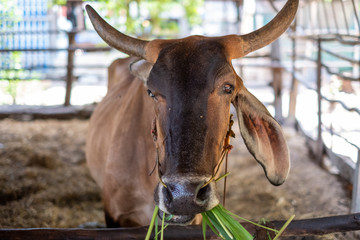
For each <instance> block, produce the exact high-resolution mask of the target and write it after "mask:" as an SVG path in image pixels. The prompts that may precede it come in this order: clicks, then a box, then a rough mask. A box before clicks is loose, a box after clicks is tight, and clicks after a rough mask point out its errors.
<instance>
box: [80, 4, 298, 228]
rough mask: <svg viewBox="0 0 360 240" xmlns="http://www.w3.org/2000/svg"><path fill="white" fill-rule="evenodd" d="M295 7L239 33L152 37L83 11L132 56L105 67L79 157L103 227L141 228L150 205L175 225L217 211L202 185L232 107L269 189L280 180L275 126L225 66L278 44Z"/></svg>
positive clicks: (209, 189)
mask: <svg viewBox="0 0 360 240" xmlns="http://www.w3.org/2000/svg"><path fill="white" fill-rule="evenodd" d="M297 6H298V0H289V1H288V2H287V3H286V5H285V6H284V7H283V9H282V10H281V11H280V12H279V14H278V15H277V16H276V17H275V18H274V19H273V20H272V21H271V22H270V23H268V24H267V25H266V26H264V27H263V28H261V29H259V30H256V31H254V32H252V33H249V34H246V35H241V36H238V35H228V36H223V37H204V36H190V37H187V38H183V39H176V40H153V41H144V40H140V39H135V38H132V37H129V36H126V35H124V34H122V33H120V32H118V31H117V30H115V29H114V28H113V27H111V26H110V25H109V24H107V23H106V22H105V21H104V20H103V19H102V18H101V17H100V16H99V15H98V14H97V13H96V12H95V10H94V9H92V8H91V7H90V6H86V10H87V11H88V14H89V16H90V19H91V21H92V23H93V25H94V27H95V29H96V31H97V32H98V34H99V35H100V36H101V37H102V38H103V39H104V41H105V42H107V43H108V44H109V45H110V46H112V47H114V48H116V49H118V50H120V51H122V52H124V53H127V54H129V55H130V56H135V57H138V58H136V59H135V58H128V59H119V60H116V61H115V62H114V63H113V64H112V65H111V66H110V68H109V87H108V93H107V95H106V96H105V98H104V99H103V101H102V102H101V103H100V104H99V105H98V106H97V108H96V110H95V112H94V114H93V116H92V118H91V121H90V127H89V134H88V138H87V149H86V156H87V161H88V166H89V168H90V171H91V174H92V176H93V177H94V179H95V180H96V182H97V183H98V184H99V185H100V187H101V189H102V195H103V199H104V204H105V216H106V222H107V225H108V226H111V227H115V226H138V225H148V224H149V221H150V217H151V214H152V211H153V208H154V205H155V203H156V204H158V205H159V207H160V210H161V211H162V212H165V213H166V214H171V215H173V217H172V218H171V220H169V222H170V223H175V224H188V223H190V222H192V220H193V219H194V217H195V216H196V215H197V214H198V213H201V212H203V211H206V210H209V209H211V208H213V207H214V206H216V205H217V204H218V203H219V200H218V197H217V194H216V186H215V183H214V181H212V182H210V183H209V184H206V183H208V182H209V180H210V179H212V176H213V175H214V171H215V168H216V167H217V165H218V164H219V160H220V158H221V155H222V154H223V153H224V150H223V149H224V145H225V141H224V140H225V138H226V135H227V129H228V124H229V115H230V105H231V104H233V105H234V106H235V108H236V110H237V115H238V119H239V125H240V130H241V135H242V137H243V139H244V142H245V144H246V146H247V148H248V150H249V151H250V153H251V154H252V155H253V156H254V157H255V159H256V160H257V161H258V162H259V163H260V164H261V166H262V167H263V169H264V171H265V174H266V177H267V178H268V179H269V181H270V182H271V183H272V184H274V185H280V184H282V183H283V182H284V181H285V179H286V177H287V175H288V172H289V167H290V163H289V153H288V148H287V145H286V142H285V139H284V137H283V134H282V130H281V128H280V126H279V124H278V123H277V122H276V121H275V120H274V119H273V118H272V116H271V115H270V114H269V112H268V111H267V109H266V108H265V107H264V106H263V105H262V104H261V103H260V102H259V100H257V99H256V98H255V97H254V96H253V95H252V94H251V93H250V92H248V90H247V89H246V88H245V86H244V84H243V82H242V80H241V78H240V77H239V76H237V74H236V73H235V71H234V69H233V66H232V64H231V60H232V59H235V58H240V57H243V56H244V55H246V54H248V53H250V52H252V51H255V50H257V49H259V48H261V47H264V46H265V45H267V44H269V43H271V42H272V41H274V40H275V39H276V38H278V37H279V36H280V35H281V34H282V33H283V32H284V31H285V30H286V29H287V28H288V26H289V25H290V23H291V22H292V20H293V18H294V16H295V14H296V10H297ZM128 66H130V67H128ZM135 76H136V77H135ZM140 80H141V81H140ZM144 83H145V84H144ZM148 95H149V96H148ZM150 132H151V133H152V134H150ZM154 142H155V144H154ZM155 167H156V168H157V170H156V173H153V174H151V175H150V176H149V173H150V172H152V169H154V168H155ZM153 196H154V197H153ZM154 198H155V202H154Z"/></svg>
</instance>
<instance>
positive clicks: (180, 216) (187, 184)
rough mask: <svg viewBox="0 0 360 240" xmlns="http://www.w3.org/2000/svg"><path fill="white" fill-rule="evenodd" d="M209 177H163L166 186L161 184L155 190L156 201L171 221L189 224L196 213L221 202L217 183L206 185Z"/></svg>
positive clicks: (168, 220)
mask: <svg viewBox="0 0 360 240" xmlns="http://www.w3.org/2000/svg"><path fill="white" fill-rule="evenodd" d="M208 179H209V177H185V176H173V177H165V176H164V177H163V179H162V180H163V182H164V183H165V185H166V187H165V186H164V185H162V184H159V185H158V187H157V189H156V191H155V202H156V204H158V205H159V208H160V210H161V211H163V212H165V213H166V214H167V215H173V217H172V218H171V216H170V217H167V218H166V220H167V222H169V223H174V224H188V223H190V222H191V221H192V219H193V218H194V217H195V215H196V214H198V213H201V212H204V211H208V210H210V209H212V208H213V207H215V206H216V205H217V204H219V200H218V197H217V194H216V187H215V183H214V182H212V183H210V184H208V185H206V186H205V187H204V184H205V183H206V180H208Z"/></svg>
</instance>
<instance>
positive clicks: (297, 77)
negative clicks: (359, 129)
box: [284, 68, 360, 115]
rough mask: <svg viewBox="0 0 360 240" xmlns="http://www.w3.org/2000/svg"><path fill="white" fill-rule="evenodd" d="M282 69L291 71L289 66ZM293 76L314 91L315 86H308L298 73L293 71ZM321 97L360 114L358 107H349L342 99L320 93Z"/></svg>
mask: <svg viewBox="0 0 360 240" xmlns="http://www.w3.org/2000/svg"><path fill="white" fill-rule="evenodd" d="M284 69H285V70H286V71H287V72H289V73H291V69H289V68H284ZM294 77H295V79H296V80H297V81H298V82H300V83H301V84H302V85H304V86H305V87H306V88H307V89H309V90H312V91H316V88H315V87H312V86H310V84H309V83H308V82H306V81H305V80H304V77H303V76H302V75H301V74H300V73H297V72H295V73H294ZM321 98H322V99H324V100H325V101H327V102H330V103H339V104H340V105H341V106H342V107H343V108H344V109H345V110H347V111H349V112H356V113H357V114H359V115H360V109H359V108H356V107H353V108H350V107H348V106H347V105H346V104H345V103H343V102H342V101H340V100H333V99H329V98H327V97H326V96H324V95H322V94H321Z"/></svg>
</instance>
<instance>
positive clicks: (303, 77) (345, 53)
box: [288, 0, 360, 212]
mask: <svg viewBox="0 0 360 240" xmlns="http://www.w3.org/2000/svg"><path fill="white" fill-rule="evenodd" d="M359 12H360V2H359V1H357V0H349V1H344V0H333V1H324V0H312V1H303V2H302V5H301V7H300V9H299V13H298V16H297V19H296V22H295V25H294V30H295V31H294V32H293V33H292V34H290V37H291V39H292V67H291V69H288V70H289V72H290V73H291V75H292V83H291V92H290V103H289V106H290V107H289V118H290V119H296V118H297V117H296V108H297V107H298V106H299V104H301V103H299V102H297V93H298V89H299V83H300V84H301V86H303V87H305V88H307V89H310V90H313V91H315V92H316V96H317V97H316V105H317V129H316V134H315V138H312V137H309V138H308V139H309V141H310V142H312V143H313V144H310V145H309V146H310V147H311V148H312V150H313V152H314V153H315V155H316V158H317V161H318V163H319V164H322V165H323V164H324V154H325V155H326V156H327V157H328V158H330V160H331V162H332V164H334V165H335V166H336V167H337V168H338V169H339V171H340V175H342V176H343V177H344V178H345V179H347V180H349V181H350V182H352V183H353V199H352V202H353V204H352V212H360V179H359V164H360V146H359V145H357V144H356V143H355V140H357V139H358V138H359V136H357V138H354V137H352V138H349V137H348V136H350V134H349V133H348V132H347V131H346V125H348V124H350V123H351V121H352V120H353V119H352V118H359V116H360V109H359V104H353V105H354V106H351V107H350V106H349V101H347V102H345V100H344V98H338V96H336V95H334V94H333V95H331V94H326V93H325V91H324V87H325V85H326V84H327V85H328V84H329V82H331V81H332V80H333V79H334V78H335V79H336V80H337V81H338V82H339V83H340V84H341V86H340V87H341V88H343V89H342V90H343V91H344V92H346V91H347V92H348V96H347V97H349V96H350V94H351V91H352V85H353V84H359V83H360V74H359V68H360V21H359ZM304 46H305V47H304ZM306 48H312V51H310V53H309V52H308V53H306V51H307V49H306ZM336 49H338V51H336ZM309 68H310V69H313V70H315V71H314V75H315V76H314V80H315V81H314V82H312V81H311V80H309V75H307V74H306V70H308V69H309ZM331 78H333V79H331ZM346 88H348V90H346ZM349 88H350V89H349ZM325 104H327V106H328V107H327V109H325V107H324V105H325ZM338 106H340V108H342V110H340V111H341V112H342V113H343V114H342V116H341V115H339V114H338V115H337V116H336V118H341V120H340V121H341V124H342V126H341V128H338V129H335V128H334V126H333V123H332V121H333V120H334V119H331V116H330V118H329V117H327V119H326V116H325V115H326V113H327V112H329V111H330V114H331V111H333V109H334V108H335V107H337V108H338ZM329 109H330V110H329ZM347 113H351V114H352V115H351V116H352V117H350V118H349V117H345V116H347ZM327 115H329V114H327ZM297 121H298V124H299V125H301V122H300V121H299V120H298V119H297ZM357 126H358V125H357ZM358 130H359V129H358V128H357V129H353V130H350V131H352V132H353V136H356V134H357V135H358ZM307 134H308V133H307ZM345 135H347V136H345ZM325 138H327V139H330V140H327V139H325ZM334 138H337V139H341V140H342V141H344V142H346V143H347V144H348V145H350V146H351V147H353V148H354V149H355V151H357V159H353V160H351V159H349V158H348V157H344V156H341V155H339V154H335V153H334V151H333V144H332V141H333V139H334ZM354 161H355V162H354Z"/></svg>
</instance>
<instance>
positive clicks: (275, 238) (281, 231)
mask: <svg viewBox="0 0 360 240" xmlns="http://www.w3.org/2000/svg"><path fill="white" fill-rule="evenodd" d="M294 218H295V215H292V216H291V217H290V218H289V219H288V220H287V221H286V223H285V224H284V225H283V226H282V228H281V229H280V230H279V232H278V234H276V236H275V237H274V239H273V240H277V239H278V238H279V237H280V235H281V234H282V233H283V232H284V230H285V229H286V228H287V226H288V225H289V224H290V222H291V221H292V220H293V219H294Z"/></svg>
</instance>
